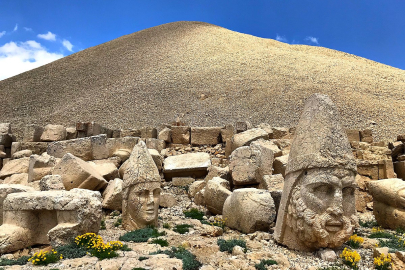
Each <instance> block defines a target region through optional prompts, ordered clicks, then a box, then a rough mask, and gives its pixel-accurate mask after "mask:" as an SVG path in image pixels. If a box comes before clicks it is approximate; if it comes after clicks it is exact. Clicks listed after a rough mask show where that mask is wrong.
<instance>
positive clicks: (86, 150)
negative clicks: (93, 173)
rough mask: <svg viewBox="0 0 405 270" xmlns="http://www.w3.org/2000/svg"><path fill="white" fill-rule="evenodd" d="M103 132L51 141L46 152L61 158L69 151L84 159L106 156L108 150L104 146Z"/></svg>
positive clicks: (105, 137) (103, 157)
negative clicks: (96, 134) (90, 135)
mask: <svg viewBox="0 0 405 270" xmlns="http://www.w3.org/2000/svg"><path fill="white" fill-rule="evenodd" d="M106 141H107V136H106V135H105V134H102V135H98V136H93V137H86V138H78V139H73V140H66V141H58V142H52V143H50V144H49V145H48V149H47V153H48V154H49V155H51V156H54V157H56V158H62V157H63V156H64V155H65V154H67V153H70V154H72V155H74V156H76V157H78V158H81V159H83V160H85V161H89V160H94V159H105V158H108V156H109V152H108V149H107V146H106Z"/></svg>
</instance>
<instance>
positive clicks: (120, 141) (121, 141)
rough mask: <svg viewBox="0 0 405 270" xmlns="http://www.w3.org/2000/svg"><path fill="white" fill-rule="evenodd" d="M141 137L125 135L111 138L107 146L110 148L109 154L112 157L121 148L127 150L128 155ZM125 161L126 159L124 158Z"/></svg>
mask: <svg viewBox="0 0 405 270" xmlns="http://www.w3.org/2000/svg"><path fill="white" fill-rule="evenodd" d="M138 141H139V137H129V136H127V137H123V138H109V139H107V142H106V147H107V149H108V153H109V154H108V156H110V157H112V156H114V155H115V154H116V152H117V151H119V150H125V151H126V152H128V157H129V155H130V154H131V152H132V149H134V147H135V145H136V144H137V143H138ZM124 161H125V160H124Z"/></svg>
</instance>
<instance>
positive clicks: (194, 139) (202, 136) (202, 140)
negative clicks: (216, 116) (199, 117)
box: [191, 127, 222, 145]
mask: <svg viewBox="0 0 405 270" xmlns="http://www.w3.org/2000/svg"><path fill="white" fill-rule="evenodd" d="M221 129H222V127H192V128H191V144H192V145H216V144H218V143H220V142H221Z"/></svg>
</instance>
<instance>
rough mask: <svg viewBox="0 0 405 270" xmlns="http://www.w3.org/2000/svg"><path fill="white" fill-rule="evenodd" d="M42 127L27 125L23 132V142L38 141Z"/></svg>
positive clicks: (42, 130)
mask: <svg viewBox="0 0 405 270" xmlns="http://www.w3.org/2000/svg"><path fill="white" fill-rule="evenodd" d="M43 132H44V128H43V127H41V126H38V125H27V126H25V128H24V132H23V142H39V141H41V135H42V133H43Z"/></svg>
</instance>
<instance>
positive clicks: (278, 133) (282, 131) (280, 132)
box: [273, 127, 289, 139]
mask: <svg viewBox="0 0 405 270" xmlns="http://www.w3.org/2000/svg"><path fill="white" fill-rule="evenodd" d="M288 134H289V128H285V127H273V139H281V138H283V137H285V136H287V135H288Z"/></svg>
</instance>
